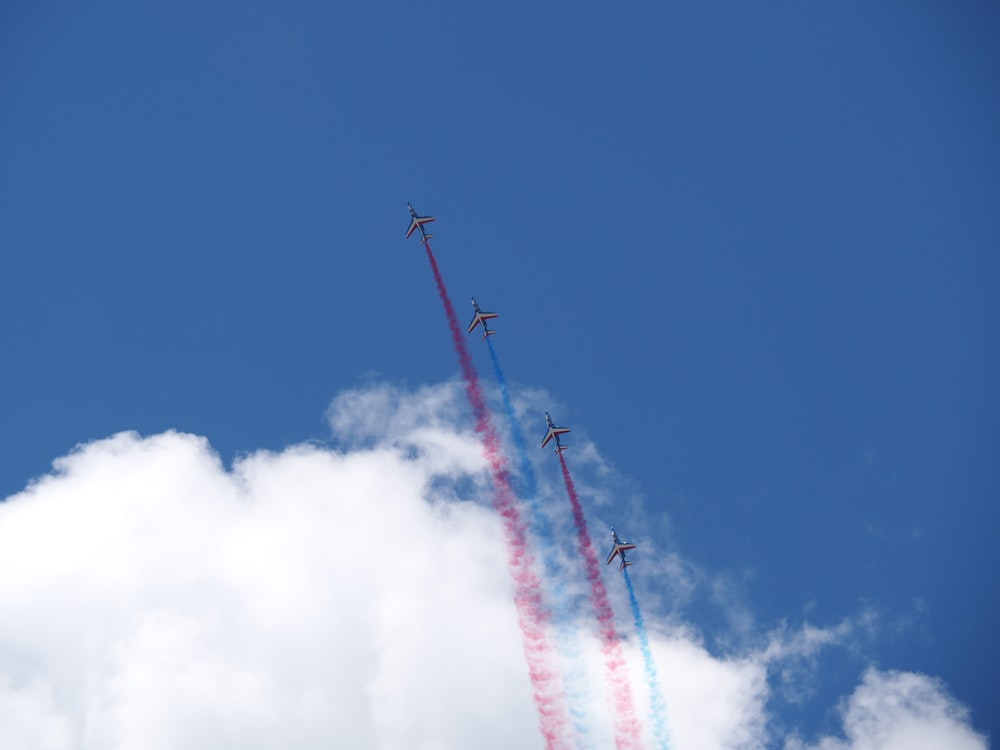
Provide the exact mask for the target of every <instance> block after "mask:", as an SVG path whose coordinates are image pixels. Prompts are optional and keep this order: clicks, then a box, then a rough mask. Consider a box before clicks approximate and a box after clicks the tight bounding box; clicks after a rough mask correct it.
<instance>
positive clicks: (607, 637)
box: [559, 453, 641, 750]
mask: <svg viewBox="0 0 1000 750" xmlns="http://www.w3.org/2000/svg"><path fill="white" fill-rule="evenodd" d="M559 465H560V466H562V475H563V481H564V482H565V483H566V493H567V494H568V495H569V503H570V505H571V506H572V508H573V522H574V523H575V524H576V538H577V542H578V543H579V545H580V555H581V556H582V557H583V560H584V563H585V567H586V571H587V580H588V581H590V601H591V603H592V604H593V605H594V609H595V611H596V613H597V622H598V624H599V626H600V632H601V641H602V646H603V651H604V659H605V663H606V665H607V669H608V672H607V680H608V686H609V687H610V688H611V696H612V700H613V701H614V707H615V747H617V748H619V750H624V748H639V747H640V735H641V729H640V727H639V719H638V718H637V717H636V714H635V705H634V704H633V703H632V689H631V688H630V687H629V684H628V673H627V668H626V666H625V656H624V654H622V647H621V643H620V642H619V639H618V633H617V631H616V630H615V622H614V614H613V613H612V611H611V603H610V602H609V601H608V590H607V589H606V588H605V587H604V581H603V580H601V569H600V567H598V564H597V555H596V554H595V553H594V545H593V544H591V542H590V534H588V533H587V520H586V519H585V518H584V517H583V508H582V507H581V506H580V498H579V497H577V494H576V487H574V486H573V478H572V477H570V475H569V467H568V466H566V459H565V458H563V454H562V453H559Z"/></svg>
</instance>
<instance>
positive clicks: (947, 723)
mask: <svg viewBox="0 0 1000 750" xmlns="http://www.w3.org/2000/svg"><path fill="white" fill-rule="evenodd" d="M840 714H841V718H842V720H843V725H844V735H845V736H844V738H832V737H826V738H823V739H822V740H820V741H819V742H818V743H817V744H815V745H808V746H807V745H805V744H803V743H802V742H801V741H800V740H799V739H797V738H793V739H790V740H789V741H788V742H787V743H786V745H785V748H786V750H807V748H811V750H939V749H940V748H948V750H984V749H985V748H986V747H987V743H986V738H985V737H983V736H982V735H980V734H977V733H976V732H974V731H973V730H972V729H971V728H970V727H969V712H968V709H966V708H965V707H963V706H962V705H961V704H959V703H958V702H957V701H956V700H955V699H954V698H952V697H951V696H950V695H949V694H948V691H947V690H946V689H945V687H944V685H942V684H941V682H940V681H938V680H935V679H933V678H930V677H928V676H926V675H922V674H914V673H912V672H891V671H890V672H882V671H879V670H877V669H874V668H871V669H869V670H868V671H867V672H865V674H864V677H863V678H862V681H861V685H859V686H858V688H857V689H856V690H855V691H854V693H853V694H852V695H851V696H850V697H849V698H848V699H847V700H846V701H844V703H843V704H842V705H841V708H840Z"/></svg>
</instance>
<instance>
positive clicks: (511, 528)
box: [424, 239, 569, 750]
mask: <svg viewBox="0 0 1000 750" xmlns="http://www.w3.org/2000/svg"><path fill="white" fill-rule="evenodd" d="M424 249H425V250H427V260H429V261H430V264H431V270H432V271H433V272H434V281H435V283H437V288H438V294H439V295H440V296H441V303H442V304H443V305H444V311H445V315H446V316H447V318H448V328H450V329H451V341H452V343H453V344H454V346H455V353H456V354H458V363H459V365H460V367H461V369H462V378H463V379H464V380H465V395H466V396H467V397H468V399H469V405H470V406H471V407H472V415H473V417H474V418H475V422H476V432H478V433H479V434H480V435H482V440H483V451H484V453H485V454H486V460H487V461H488V462H489V465H490V475H491V477H492V479H493V491H494V500H493V503H494V507H495V508H496V510H497V512H498V513H499V514H500V517H501V518H502V519H503V531H504V539H505V540H506V542H507V566H508V568H509V569H510V574H511V577H512V578H513V579H514V604H515V606H516V608H517V619H518V624H519V625H520V627H521V637H522V638H523V640H524V654H525V658H526V660H527V662H528V674H529V676H530V677H531V687H532V693H533V697H534V700H535V707H536V708H537V709H538V716H539V723H540V726H541V730H542V734H543V735H544V737H545V746H546V748H548V750H556V748H566V747H568V746H569V745H568V743H567V741H566V739H565V734H566V713H565V709H566V707H565V704H564V701H563V695H562V691H561V688H560V685H559V681H558V678H557V676H556V672H555V671H554V670H553V668H552V667H551V666H550V665H551V663H552V661H553V657H552V644H551V643H549V637H548V631H547V628H546V625H547V624H548V612H547V611H546V609H545V607H544V606H543V605H542V588H541V582H540V581H539V580H538V576H537V575H536V574H535V561H534V559H533V557H532V555H531V552H530V551H529V550H528V546H527V542H526V541H525V529H526V527H525V524H524V521H523V520H522V519H521V514H520V512H519V510H518V508H517V503H516V502H515V500H514V493H513V491H512V490H511V487H510V476H509V473H508V471H507V466H506V462H505V461H504V458H503V454H501V452H500V440H499V438H498V437H497V433H496V431H495V430H494V429H493V424H492V423H491V422H490V415H489V410H488V409H487V408H486V400H485V399H484V398H483V392H482V390H480V388H479V376H478V375H476V369H475V367H474V366H473V364H472V357H471V356H469V350H468V348H467V347H466V345H465V338H464V337H463V336H462V329H461V328H459V325H458V317H457V316H456V315H455V308H454V307H452V305H451V300H450V299H449V298H448V290H447V289H446V288H445V285H444V279H443V278H441V271H440V269H438V264H437V261H436V260H435V259H434V253H432V252H431V246H430V244H429V243H428V242H427V240H426V239H425V240H424Z"/></svg>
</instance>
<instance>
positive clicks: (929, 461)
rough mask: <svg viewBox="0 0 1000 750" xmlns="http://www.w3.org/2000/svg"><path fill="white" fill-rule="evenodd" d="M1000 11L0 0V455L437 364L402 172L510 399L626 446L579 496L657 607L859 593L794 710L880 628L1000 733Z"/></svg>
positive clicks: (10, 479)
mask: <svg viewBox="0 0 1000 750" xmlns="http://www.w3.org/2000/svg"><path fill="white" fill-rule="evenodd" d="M998 38H1000V12H998V11H997V8H996V7H995V5H993V4H991V3H986V2H962V3H931V2H906V3H903V2H885V3H876V4H873V3H869V2H846V3H816V4H802V3H790V2H782V3H771V4H766V7H761V4H755V5H753V6H752V7H751V6H750V5H749V4H746V3H729V2H717V3H687V4H671V3H662V2H659V3H657V2H639V3H631V4H625V5H623V6H621V7H613V6H611V5H608V4H597V3H590V2H577V3H556V4H552V3H550V4H538V3H516V2H515V3H500V4H492V5H483V4H475V3H471V4H470V3H458V2H430V3H421V4H414V3H394V2H387V3H378V4H376V3H359V4H352V5H349V6H347V5H343V4H330V3H320V2H301V3H297V4H272V3H260V2H255V1H253V0H251V1H250V2H238V3H237V2H220V3H211V4H206V3H193V2H184V1H179V2H170V3H166V2H162V3H131V2H123V1H120V0H107V1H105V2H95V3H78V4H72V5H69V6H67V5H65V4H57V3H50V2H33V3H23V4H20V7H14V4H11V3H8V4H5V5H4V6H3V8H2V9H0V248H2V256H0V258H2V272H0V354H2V360H0V414H2V416H3V418H2V420H0V424H2V429H0V455H3V457H4V460H3V461H2V462H0V496H4V497H6V496H11V495H14V494H16V493H18V492H20V491H21V490H23V489H24V488H25V487H26V486H27V485H28V483H29V482H30V481H31V480H32V479H33V478H36V477H39V476H41V475H43V474H45V473H47V472H49V471H50V470H51V464H52V462H53V461H54V460H56V459H57V458H59V457H60V456H64V455H66V454H67V453H69V452H70V451H71V450H72V449H73V447H74V446H76V445H78V444H83V443H89V442H91V441H95V440H101V439H104V438H107V437H108V436H111V435H113V434H115V433H118V432H120V431H123V430H137V431H138V432H139V433H140V434H142V435H145V436H152V435H156V434H158V433H161V432H163V431H165V430H169V429H175V430H178V431H181V432H184V433H191V434H194V435H198V436H203V437H204V438H205V439H207V441H208V442H209V443H210V445H211V446H212V448H213V449H214V450H215V451H217V452H218V453H219V455H220V456H221V458H222V460H223V462H224V463H225V464H226V465H229V464H231V463H232V462H233V461H234V459H237V458H238V457H239V456H243V455H246V454H250V453H252V452H254V451H257V450H260V449H269V450H275V451H280V450H282V449H284V448H286V447H287V446H290V445H294V444H299V443H303V442H308V441H318V442H319V443H320V444H322V445H326V444H328V443H329V442H332V443H337V441H338V440H339V439H341V437H342V435H341V436H340V437H338V433H337V430H336V425H334V428H335V429H334V430H333V432H331V425H330V423H329V421H328V407H329V405H330V403H331V402H332V401H333V400H334V399H337V398H340V397H342V394H344V393H349V392H353V391H352V389H356V388H372V389H375V390H376V391H377V390H378V389H379V388H383V387H400V388H402V389H404V390H406V391H408V392H409V391H419V388H420V387H421V386H424V385H428V386H432V387H440V384H441V383H444V382H446V381H450V380H451V379H452V378H454V377H455V375H456V373H457V366H456V363H455V358H454V355H453V352H452V350H451V347H450V343H449V340H448V335H447V329H446V327H445V323H444V318H443V316H442V313H441V309H440V303H439V301H438V300H437V297H436V294H435V291H434V288H433V284H432V281H431V278H430V274H429V272H428V269H427V263H426V260H425V258H424V257H423V252H422V250H421V249H420V248H419V246H418V245H417V244H416V243H413V242H406V241H404V240H403V238H402V235H403V232H404V231H405V228H406V224H407V219H408V217H407V213H406V205H405V204H406V201H407V200H409V201H412V202H413V204H414V205H415V207H416V208H417V209H418V210H419V211H420V212H422V213H427V214H433V215H435V216H436V217H437V222H436V223H435V225H433V226H434V230H435V233H436V235H437V239H436V240H435V241H434V243H435V244H434V248H435V252H436V253H437V256H438V259H439V261H440V262H441V265H442V269H443V271H444V274H445V277H446V280H447V281H448V283H449V286H450V290H451V293H452V299H453V301H454V303H455V305H456V307H458V308H459V310H460V312H461V314H470V313H471V308H469V307H468V303H467V301H466V300H467V297H468V295H469V294H475V295H476V297H477V299H478V300H479V302H480V303H481V304H482V305H483V307H484V308H487V309H492V310H496V311H498V312H499V313H500V315H501V317H499V318H498V319H497V320H496V321H495V322H496V325H495V328H497V330H498V331H499V333H498V335H497V336H496V337H495V338H494V344H495V345H496V347H497V350H498V352H499V355H500V357H501V358H502V361H503V364H504V367H505V371H506V374H507V377H508V378H509V380H510V381H511V384H512V388H513V389H514V390H515V392H517V393H519V394H520V398H521V399H522V401H521V403H522V404H523V405H524V407H525V408H531V409H535V410H536V412H537V413H534V412H533V413H531V414H530V415H529V417H530V420H533V421H529V422H528V423H527V427H528V428H529V435H533V434H534V433H533V432H532V430H534V431H537V432H539V437H540V433H541V431H542V420H541V412H540V410H541V409H543V408H548V409H549V410H550V411H552V413H553V416H554V417H555V418H556V419H557V421H559V422H560V423H563V424H566V425H568V426H570V427H571V428H573V430H574V432H573V433H572V435H573V438H574V440H573V441H568V442H571V443H574V442H575V447H577V448H583V447H584V446H590V445H592V446H594V447H595V448H594V453H591V454H588V455H596V454H597V453H599V455H600V456H601V457H602V460H603V461H604V462H606V465H608V466H610V467H613V472H612V473H613V475H614V476H615V477H616V479H615V480H614V481H613V482H612V481H611V480H607V482H608V484H606V485H605V487H606V489H607V491H608V492H609V493H611V495H614V494H615V493H620V494H618V495H617V499H616V498H613V497H603V496H602V497H603V499H602V500H601V502H598V501H597V500H596V499H593V500H591V501H588V503H589V505H588V508H589V515H590V521H591V526H592V531H593V533H594V535H595V538H599V539H600V540H601V541H602V543H603V540H604V537H605V534H606V529H607V526H608V525H611V524H614V525H615V526H616V527H617V528H619V529H622V530H624V531H625V532H626V533H627V535H629V536H630V537H633V538H636V539H638V540H640V541H642V542H644V543H645V548H646V552H645V554H640V555H639V556H638V557H637V560H638V562H637V565H636V566H635V568H634V572H635V579H636V581H637V585H638V586H639V587H640V588H641V590H642V592H643V594H644V597H645V599H644V601H646V602H648V609H649V612H648V619H649V620H650V622H651V623H652V624H653V626H654V627H655V626H656V624H657V623H658V622H659V623H661V627H662V628H664V629H666V628H667V623H675V624H676V623H678V622H683V623H685V624H686V625H687V626H690V627H692V628H695V629H697V630H698V632H700V633H701V634H702V636H703V638H704V644H705V647H706V648H707V650H708V652H709V653H710V654H712V655H713V656H714V657H718V658H724V657H726V656H727V655H732V654H738V653H748V651H747V649H749V650H751V651H752V650H753V649H759V648H761V644H762V643H765V642H771V641H769V639H771V637H772V636H773V634H774V633H775V632H776V629H780V628H782V627H784V628H786V629H787V630H788V632H791V633H798V632H804V631H803V630H802V629H803V628H804V627H806V625H807V624H809V625H811V626H815V627H818V628H836V627H837V626H838V624H841V623H845V622H847V623H853V625H852V626H851V628H850V630H851V634H850V635H849V636H848V635H843V634H842V635H840V636H837V638H834V639H833V640H835V641H836V643H834V644H833V645H831V646H829V647H828V648H825V649H822V650H821V651H819V652H817V653H815V654H810V656H809V659H808V660H807V661H808V664H807V665H806V666H805V667H802V675H800V677H801V683H799V682H796V683H795V691H792V688H791V687H789V685H788V684H785V683H782V680H781V679H780V677H775V676H774V675H773V674H772V675H771V679H772V697H771V699H770V700H769V702H768V704H767V705H768V709H767V710H768V711H769V712H770V713H769V716H771V717H772V720H771V721H772V725H773V726H776V727H780V728H781V731H785V730H787V731H788V732H792V731H798V732H800V733H801V734H802V736H803V737H804V739H805V741H807V742H814V741H816V738H818V737H820V736H825V735H828V734H833V735H836V734H837V733H838V732H839V731H840V729H839V727H840V726H841V718H840V715H839V714H838V713H837V705H838V701H840V700H841V699H843V698H845V697H846V696H850V695H857V692H856V689H857V688H858V685H859V684H862V682H863V677H862V676H863V675H864V674H868V673H867V672H866V670H867V669H868V668H869V667H872V666H873V667H876V668H878V669H879V670H899V671H902V672H907V673H914V674H920V675H927V676H929V677H931V678H934V679H939V680H941V683H935V684H939V685H943V686H945V689H946V691H947V692H948V693H949V694H950V695H951V696H952V697H953V698H954V700H955V701H957V704H958V705H961V706H965V707H966V708H968V709H969V710H970V711H971V715H970V717H969V719H968V721H969V723H970V725H971V726H972V727H973V728H974V729H975V730H976V731H978V732H981V733H990V734H995V733H996V731H997V728H998V726H1000V712H998V706H997V701H996V689H995V674H996V672H997V670H998V669H1000V648H998V647H997V645H996V641H995V633H996V632H997V631H998V628H1000V616H998V607H1000V585H998V583H997V580H996V570H998V569H1000V565H998V563H1000V554H998V552H997V551H996V550H997V545H996V539H995V537H996V534H997V530H998V528H1000V523H998V521H1000V513H998V511H997V502H996V501H997V499H998V498H1000V469H998V462H997V455H998V448H1000V428H998V418H1000V389H998V387H997V383H1000V294H998V291H1000V252H998V251H1000V211H998V206H1000V139H998V137H997V133H1000V89H998V87H997V85H996V80H997V76H996V71H997V70H1000V51H998V46H997V44H996V40H997V39H998ZM473 343H478V342H473V341H470V344H473ZM473 351H474V353H475V356H476V361H477V363H478V365H479V366H480V370H481V373H482V375H483V377H484V383H485V384H486V386H487V388H488V389H493V388H495V387H494V385H493V384H492V380H491V377H488V376H489V375H490V370H489V360H488V359H487V357H486V354H485V352H483V351H482V350H481V349H479V348H478V347H477V348H474V350H473ZM390 412H391V410H390ZM390 412H385V413H384V414H383V413H382V412H378V414H379V415H380V416H385V417H386V418H389V415H390ZM455 424H456V425H461V419H460V418H456V422H455ZM469 427H471V423H470V424H466V425H464V427H463V429H467V428H469ZM456 429H458V428H457V427H456ZM570 455H572V454H570ZM568 458H569V456H568ZM543 459H544V457H542V458H540V459H539V460H543ZM597 465H598V464H597V463H593V464H592V466H597ZM540 466H541V467H542V468H541V470H543V471H545V472H549V473H550V476H549V479H552V480H554V479H556V478H557V475H556V467H555V466H554V465H553V464H551V463H548V462H546V463H543V464H541V465H540ZM595 471H596V469H595ZM594 481H597V480H594ZM602 481H603V480H602ZM595 486H596V485H595ZM595 497H597V496H595ZM2 523H3V516H2V515H0V524H2ZM367 534H368V536H370V537H373V538H374V539H378V537H379V530H378V528H371V529H369V530H368V531H367ZM373 552H374V553H376V554H377V553H379V552H381V553H385V550H384V549H383V550H379V549H378V546H377V545H376V549H375V550H373ZM640 552H641V550H640ZM657 555H658V556H659V558H660V563H662V561H663V560H666V559H667V558H668V556H673V557H670V558H669V559H671V560H673V561H674V562H676V563H677V564H678V565H680V566H681V567H682V568H683V569H684V570H686V571H687V573H686V574H685V575H686V578H685V580H686V581H687V582H688V583H689V584H690V589H685V591H687V594H686V595H685V597H684V598H683V600H672V599H671V597H673V596H674V595H675V594H676V593H677V588H676V586H675V585H673V584H670V585H667V583H664V584H663V585H659V584H658V579H657V578H656V576H654V575H653V574H652V573H651V572H650V573H647V574H646V577H645V578H643V573H642V566H643V565H645V566H646V568H647V570H648V571H662V570H664V569H663V568H659V567H657V565H658V564H660V563H658V562H657V559H656V557H657ZM663 575H664V576H666V575H667V574H666V573H663ZM616 580H617V579H615V578H613V577H612V578H609V579H608V581H609V583H611V582H613V581H616ZM664 580H666V579H664ZM626 606H627V605H626ZM8 614H10V613H8ZM623 614H627V609H626V610H624V611H623ZM861 622H865V623H868V625H867V626H865V627H864V628H862V627H861V626H860V625H858V623H861ZM626 626H627V620H625V625H624V626H623V628H624V629H627V627H626ZM862 630H863V631H864V634H863V635H862V634H861V631H862ZM664 632H666V630H664ZM800 666H801V665H800ZM665 671H666V670H665ZM879 674H884V672H880V673H879ZM0 676H2V675H0ZM663 679H664V682H665V683H667V682H669V677H668V676H667V675H664V678H663ZM796 679H799V678H796ZM875 679H876V678H872V680H875ZM779 683H781V684H779ZM864 684H865V685H868V683H867V682H865V683H864ZM665 690H666V691H667V693H668V699H669V697H670V696H669V688H668V687H666V686H665ZM789 691H792V692H794V693H795V694H794V695H790V694H789ZM782 696H784V697H782ZM0 699H2V695H0ZM781 737H782V736H778V737H772V738H771V739H770V741H771V742H773V743H777V744H778V745H779V746H780V744H781V742H782V739H781Z"/></svg>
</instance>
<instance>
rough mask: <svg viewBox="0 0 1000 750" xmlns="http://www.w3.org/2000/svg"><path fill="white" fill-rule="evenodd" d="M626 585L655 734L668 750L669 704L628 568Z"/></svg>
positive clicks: (658, 742) (657, 741) (658, 743)
mask: <svg viewBox="0 0 1000 750" xmlns="http://www.w3.org/2000/svg"><path fill="white" fill-rule="evenodd" d="M625 585H626V586H627V587H628V601H629V604H630V605H632V616H633V617H634V618H635V632H636V633H638V634H639V649H640V650H641V651H642V659H643V661H644V662H645V664H646V682H647V684H648V685H649V714H650V717H651V718H652V721H653V734H654V735H655V736H656V744H657V746H658V747H659V748H660V750H668V748H669V747H670V735H669V733H668V732H667V704H666V703H665V702H664V700H663V692H662V691H661V690H660V679H659V677H657V674H656V663H655V662H654V661H653V652H652V651H650V649H649V635H648V634H647V633H646V623H645V622H643V619H642V612H641V611H640V610H639V602H638V601H637V600H636V598H635V589H633V588H632V579H631V578H630V577H629V574H628V568H625Z"/></svg>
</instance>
